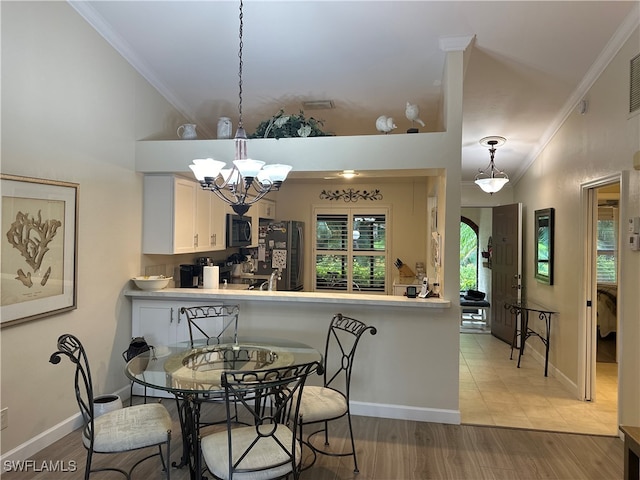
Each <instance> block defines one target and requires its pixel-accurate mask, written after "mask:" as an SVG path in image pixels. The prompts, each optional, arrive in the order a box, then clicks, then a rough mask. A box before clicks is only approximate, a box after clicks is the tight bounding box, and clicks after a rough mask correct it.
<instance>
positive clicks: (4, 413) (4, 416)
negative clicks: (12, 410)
mask: <svg viewBox="0 0 640 480" xmlns="http://www.w3.org/2000/svg"><path fill="white" fill-rule="evenodd" d="M8 426H9V407H4V408H3V409H2V410H0V430H4V429H5V428H7V427H8Z"/></svg>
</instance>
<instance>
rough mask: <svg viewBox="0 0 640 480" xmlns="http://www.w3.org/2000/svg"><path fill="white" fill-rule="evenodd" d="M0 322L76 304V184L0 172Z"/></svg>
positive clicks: (6, 323) (1, 324)
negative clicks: (0, 243) (0, 216)
mask: <svg viewBox="0 0 640 480" xmlns="http://www.w3.org/2000/svg"><path fill="white" fill-rule="evenodd" d="M0 180H1V182H2V187H1V191H2V236H1V237H0V241H1V242H2V250H1V254H2V257H0V258H1V260H0V270H1V272H2V276H1V278H0V282H1V284H0V291H1V294H0V297H1V302H0V310H1V313H0V315H1V316H0V327H2V328H4V327H7V326H10V325H14V324H16V323H22V322H26V321H29V320H35V319H38V318H42V317H45V316H49V315H54V314H57V313H62V312H66V311H69V310H73V309H75V308H76V297H77V292H76V283H77V249H78V242H77V239H78V225H77V223H78V184H76V183H68V182H60V181H56V180H44V179H40V178H30V177H20V176H17V175H5V174H2V175H0Z"/></svg>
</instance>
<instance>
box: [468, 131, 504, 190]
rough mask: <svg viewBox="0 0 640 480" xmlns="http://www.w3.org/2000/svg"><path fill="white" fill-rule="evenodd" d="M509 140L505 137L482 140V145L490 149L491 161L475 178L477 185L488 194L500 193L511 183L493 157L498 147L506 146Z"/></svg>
mask: <svg viewBox="0 0 640 480" xmlns="http://www.w3.org/2000/svg"><path fill="white" fill-rule="evenodd" d="M506 141H507V140H506V139H505V138H504V137H484V138H482V139H480V145H482V146H483V147H489V155H490V156H491V160H490V161H489V165H487V168H485V169H484V170H480V171H479V172H480V173H478V174H477V175H476V178H475V183H476V184H477V185H478V186H479V187H480V188H481V189H482V190H483V191H484V192H486V193H490V194H494V193H496V192H499V191H500V190H501V189H502V187H504V186H505V185H506V184H507V182H508V181H509V177H508V176H507V174H506V173H504V172H503V171H501V170H498V169H497V168H496V165H495V163H494V162H493V157H494V155H495V153H496V147H500V146H502V145H504V143H505V142H506Z"/></svg>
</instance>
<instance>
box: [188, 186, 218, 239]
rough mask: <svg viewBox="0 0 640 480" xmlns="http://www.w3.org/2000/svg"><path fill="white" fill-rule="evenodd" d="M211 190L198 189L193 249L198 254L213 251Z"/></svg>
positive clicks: (199, 187)
mask: <svg viewBox="0 0 640 480" xmlns="http://www.w3.org/2000/svg"><path fill="white" fill-rule="evenodd" d="M212 196H213V194H212V193H211V192H210V191H209V190H204V189H203V188H202V187H201V186H200V185H197V187H196V228H195V230H194V233H193V248H194V251H196V252H208V251H210V250H211V226H212V225H211V209H212V204H211V203H212V202H211V200H212V199H211V197H212Z"/></svg>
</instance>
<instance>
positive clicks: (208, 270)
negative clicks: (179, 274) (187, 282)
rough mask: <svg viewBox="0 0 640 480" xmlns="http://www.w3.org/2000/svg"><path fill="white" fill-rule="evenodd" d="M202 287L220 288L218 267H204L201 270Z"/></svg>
mask: <svg viewBox="0 0 640 480" xmlns="http://www.w3.org/2000/svg"><path fill="white" fill-rule="evenodd" d="M202 287H203V288H220V267H208V266H207V267H204V269H203V271H202Z"/></svg>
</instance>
